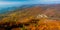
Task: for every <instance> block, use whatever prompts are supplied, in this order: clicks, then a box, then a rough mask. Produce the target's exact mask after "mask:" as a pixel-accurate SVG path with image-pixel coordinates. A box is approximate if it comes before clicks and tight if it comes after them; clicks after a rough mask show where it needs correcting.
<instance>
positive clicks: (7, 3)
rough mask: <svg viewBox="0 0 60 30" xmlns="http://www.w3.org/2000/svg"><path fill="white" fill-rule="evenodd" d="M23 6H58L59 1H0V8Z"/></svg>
mask: <svg viewBox="0 0 60 30" xmlns="http://www.w3.org/2000/svg"><path fill="white" fill-rule="evenodd" d="M24 4H60V0H0V7H6V6H16V5H24Z"/></svg>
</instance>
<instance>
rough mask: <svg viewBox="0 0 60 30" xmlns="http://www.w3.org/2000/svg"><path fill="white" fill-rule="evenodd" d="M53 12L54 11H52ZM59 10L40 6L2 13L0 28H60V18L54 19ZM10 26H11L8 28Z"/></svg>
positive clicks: (57, 29) (42, 29)
mask: <svg viewBox="0 0 60 30" xmlns="http://www.w3.org/2000/svg"><path fill="white" fill-rule="evenodd" d="M51 12H52V13H51ZM56 12H57V10H56V9H53V8H47V9H44V8H42V7H40V6H35V7H30V8H24V9H18V10H16V11H11V12H9V13H6V14H1V15H0V29H5V30H6V29H7V30H9V29H11V30H60V20H56V19H52V18H51V16H53V17H55V18H56V17H59V16H58V15H59V14H58V15H57V16H54V15H55V14H56ZM8 27H9V28H8Z"/></svg>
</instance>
